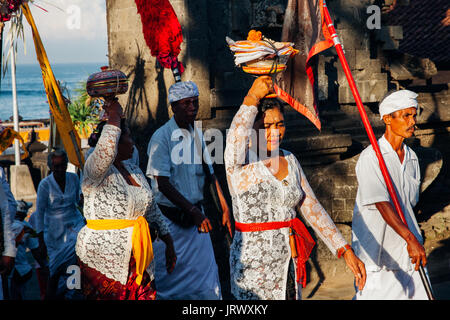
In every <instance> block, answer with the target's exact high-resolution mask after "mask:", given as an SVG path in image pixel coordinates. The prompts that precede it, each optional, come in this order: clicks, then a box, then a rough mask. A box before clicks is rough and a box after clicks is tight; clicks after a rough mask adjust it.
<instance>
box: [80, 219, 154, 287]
mask: <svg viewBox="0 0 450 320" xmlns="http://www.w3.org/2000/svg"><path fill="white" fill-rule="evenodd" d="M86 226H87V227H88V228H90V229H93V230H112V229H125V228H130V227H133V235H132V246H133V255H134V259H135V260H136V273H137V277H136V283H137V284H138V285H140V284H141V281H142V276H143V275H144V271H145V269H147V267H148V266H149V264H150V262H151V261H152V260H153V247H152V238H151V236H150V229H149V227H148V223H147V220H145V218H144V217H142V216H140V217H139V218H137V219H136V220H126V219H99V220H87V225H86Z"/></svg>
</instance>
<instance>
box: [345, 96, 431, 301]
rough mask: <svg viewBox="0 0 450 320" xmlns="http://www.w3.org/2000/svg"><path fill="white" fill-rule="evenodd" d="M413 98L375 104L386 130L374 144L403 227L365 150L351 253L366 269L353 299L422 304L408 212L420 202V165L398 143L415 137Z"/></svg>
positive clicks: (418, 257) (416, 243)
mask: <svg viewBox="0 0 450 320" xmlns="http://www.w3.org/2000/svg"><path fill="white" fill-rule="evenodd" d="M416 97H417V94H416V93H414V92H412V91H409V90H400V91H396V92H394V93H391V94H389V95H388V96H387V97H386V98H384V99H383V101H382V102H381V103H380V107H379V109H380V117H381V119H382V120H383V121H384V123H385V125H386V131H385V133H384V135H383V136H382V137H381V138H380V139H379V140H378V144H379V146H380V151H381V154H382V156H383V158H384V161H385V163H386V166H387V168H388V171H389V175H390V177H391V179H392V182H393V184H394V188H395V191H396V193H397V196H398V199H399V202H400V204H401V207H402V211H403V213H404V215H405V219H406V222H407V226H406V225H405V224H404V223H403V222H402V220H401V218H400V216H399V215H398V213H397V212H396V210H395V209H394V206H393V204H392V202H391V199H390V196H389V192H388V190H387V187H386V183H385V180H384V178H383V176H382V174H381V170H380V166H379V163H378V159H377V157H376V155H375V151H374V150H373V148H372V146H369V147H367V148H366V149H365V150H364V151H363V152H362V153H361V155H360V157H359V160H358V162H357V164H356V176H357V179H358V191H357V196H356V204H355V208H354V211H353V222H352V247H353V249H354V251H355V254H356V255H357V256H358V257H360V259H361V260H362V261H363V262H364V264H365V265H366V270H367V281H366V286H365V287H364V289H363V290H362V291H358V289H357V288H356V291H357V292H356V295H355V297H354V299H358V300H364V299H370V300H379V299H389V300H399V299H427V295H426V291H425V288H424V285H423V283H422V281H421V278H420V275H419V273H418V272H417V270H418V268H419V266H420V265H421V264H422V265H423V266H425V265H426V263H427V260H426V254H425V249H424V248H423V239H422V236H421V232H420V229H419V226H418V224H417V221H416V218H415V216H414V212H413V207H414V206H415V205H416V204H417V202H418V200H419V186H420V170H419V161H418V158H417V156H416V154H415V153H414V151H413V150H411V149H410V148H409V147H408V146H406V145H405V144H404V143H403V142H404V140H405V139H406V138H410V137H411V136H412V135H413V134H414V129H415V124H416V116H417V107H418V103H417V100H416Z"/></svg>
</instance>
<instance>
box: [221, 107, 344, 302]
mask: <svg viewBox="0 0 450 320" xmlns="http://www.w3.org/2000/svg"><path fill="white" fill-rule="evenodd" d="M256 114H257V108H256V107H254V106H245V105H242V106H241V107H240V109H239V111H238V112H237V114H236V115H235V117H234V119H233V121H232V123H231V126H230V129H229V131H228V135H227V143H226V149H225V155H224V157H225V168H226V173H227V180H228V186H229V190H230V193H231V196H232V205H233V214H234V218H235V220H236V221H237V222H240V223H261V222H275V221H289V220H292V219H294V218H295V217H296V209H297V210H299V211H300V212H301V213H302V216H303V218H304V219H305V220H306V221H307V222H308V223H309V225H310V226H311V227H312V228H313V229H314V231H315V232H316V233H317V235H318V236H319V237H320V238H321V239H322V240H323V241H324V242H325V244H326V245H327V246H328V248H329V249H330V250H331V251H332V252H334V253H336V252H337V250H338V249H339V248H341V247H343V246H344V245H345V244H347V242H346V241H345V239H344V238H343V236H342V234H341V233H340V232H339V230H338V229H337V228H336V226H335V224H334V223H333V221H332V220H331V218H330V216H329V215H328V214H327V212H326V211H325V209H324V208H323V207H322V206H321V204H320V203H319V201H318V200H317V198H316V196H315V195H314V192H313V190H312V189H311V187H310V185H309V183H308V181H307V179H306V177H305V174H304V172H303V170H302V167H301V166H300V163H299V162H298V160H297V158H296V157H295V156H294V155H293V154H292V153H290V152H288V151H285V150H283V153H284V156H285V159H286V160H287V162H288V175H287V176H286V177H285V178H284V179H283V180H282V181H280V180H278V179H277V178H276V177H275V176H274V175H273V174H272V173H271V172H270V171H269V169H268V168H267V167H266V166H265V165H264V163H263V162H262V161H259V160H256V161H253V162H252V161H248V154H249V151H248V149H249V140H250V130H251V129H252V127H253V123H254V121H255V117H256ZM250 151H251V150H250ZM302 200H303V201H302ZM290 259H291V250H290V247H289V229H288V228H282V229H276V230H267V231H257V232H236V234H235V237H234V239H233V243H232V245H231V252H230V269H231V289H232V293H233V294H234V296H235V297H236V298H237V299H244V300H246V299H264V300H283V299H285V292H286V282H287V274H288V268H289V261H290ZM294 265H295V264H294Z"/></svg>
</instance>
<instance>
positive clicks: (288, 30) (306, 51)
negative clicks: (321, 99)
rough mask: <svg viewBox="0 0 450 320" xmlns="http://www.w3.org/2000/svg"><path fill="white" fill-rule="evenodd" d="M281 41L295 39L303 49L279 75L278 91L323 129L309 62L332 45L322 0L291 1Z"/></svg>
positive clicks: (296, 46) (277, 80)
mask: <svg viewBox="0 0 450 320" xmlns="http://www.w3.org/2000/svg"><path fill="white" fill-rule="evenodd" d="M281 41H286V42H293V43H294V47H295V48H296V49H298V50H299V51H300V52H299V53H298V54H297V55H296V56H294V57H293V59H292V60H291V61H290V62H289V63H288V66H287V68H286V70H285V71H284V72H281V73H279V74H278V75H277V78H276V81H275V86H274V87H275V92H276V93H277V95H278V97H279V98H280V99H282V100H283V101H285V102H287V103H288V104H289V105H291V106H292V107H293V108H294V109H295V110H297V111H298V112H300V113H301V114H303V115H304V116H305V117H306V118H308V119H309V120H310V121H311V122H312V123H313V124H314V125H315V126H316V127H317V128H318V129H319V130H320V129H321V123H320V119H319V112H318V109H317V99H316V92H315V83H314V72H313V71H314V70H313V66H311V64H310V63H311V58H312V57H313V56H314V55H316V54H318V53H320V52H322V51H324V50H326V49H328V48H330V47H331V46H333V40H332V39H331V36H330V33H329V31H328V28H327V25H326V23H325V20H324V15H323V0H289V2H288V5H287V7H286V13H285V17H284V24H283V31H282V35H281ZM308 79H309V80H308Z"/></svg>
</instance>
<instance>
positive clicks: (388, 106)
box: [379, 90, 419, 120]
mask: <svg viewBox="0 0 450 320" xmlns="http://www.w3.org/2000/svg"><path fill="white" fill-rule="evenodd" d="M417 96H418V94H417V93H415V92H412V91H410V90H399V91H396V92H394V93H391V94H390V95H388V96H387V97H386V98H384V99H383V101H381V103H380V107H379V110H380V119H381V120H383V116H384V115H386V114H391V113H393V112H395V111H399V110H403V109H407V108H411V107H414V108H416V109H417V108H418V107H419V104H418V103H417V100H416V98H417Z"/></svg>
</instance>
